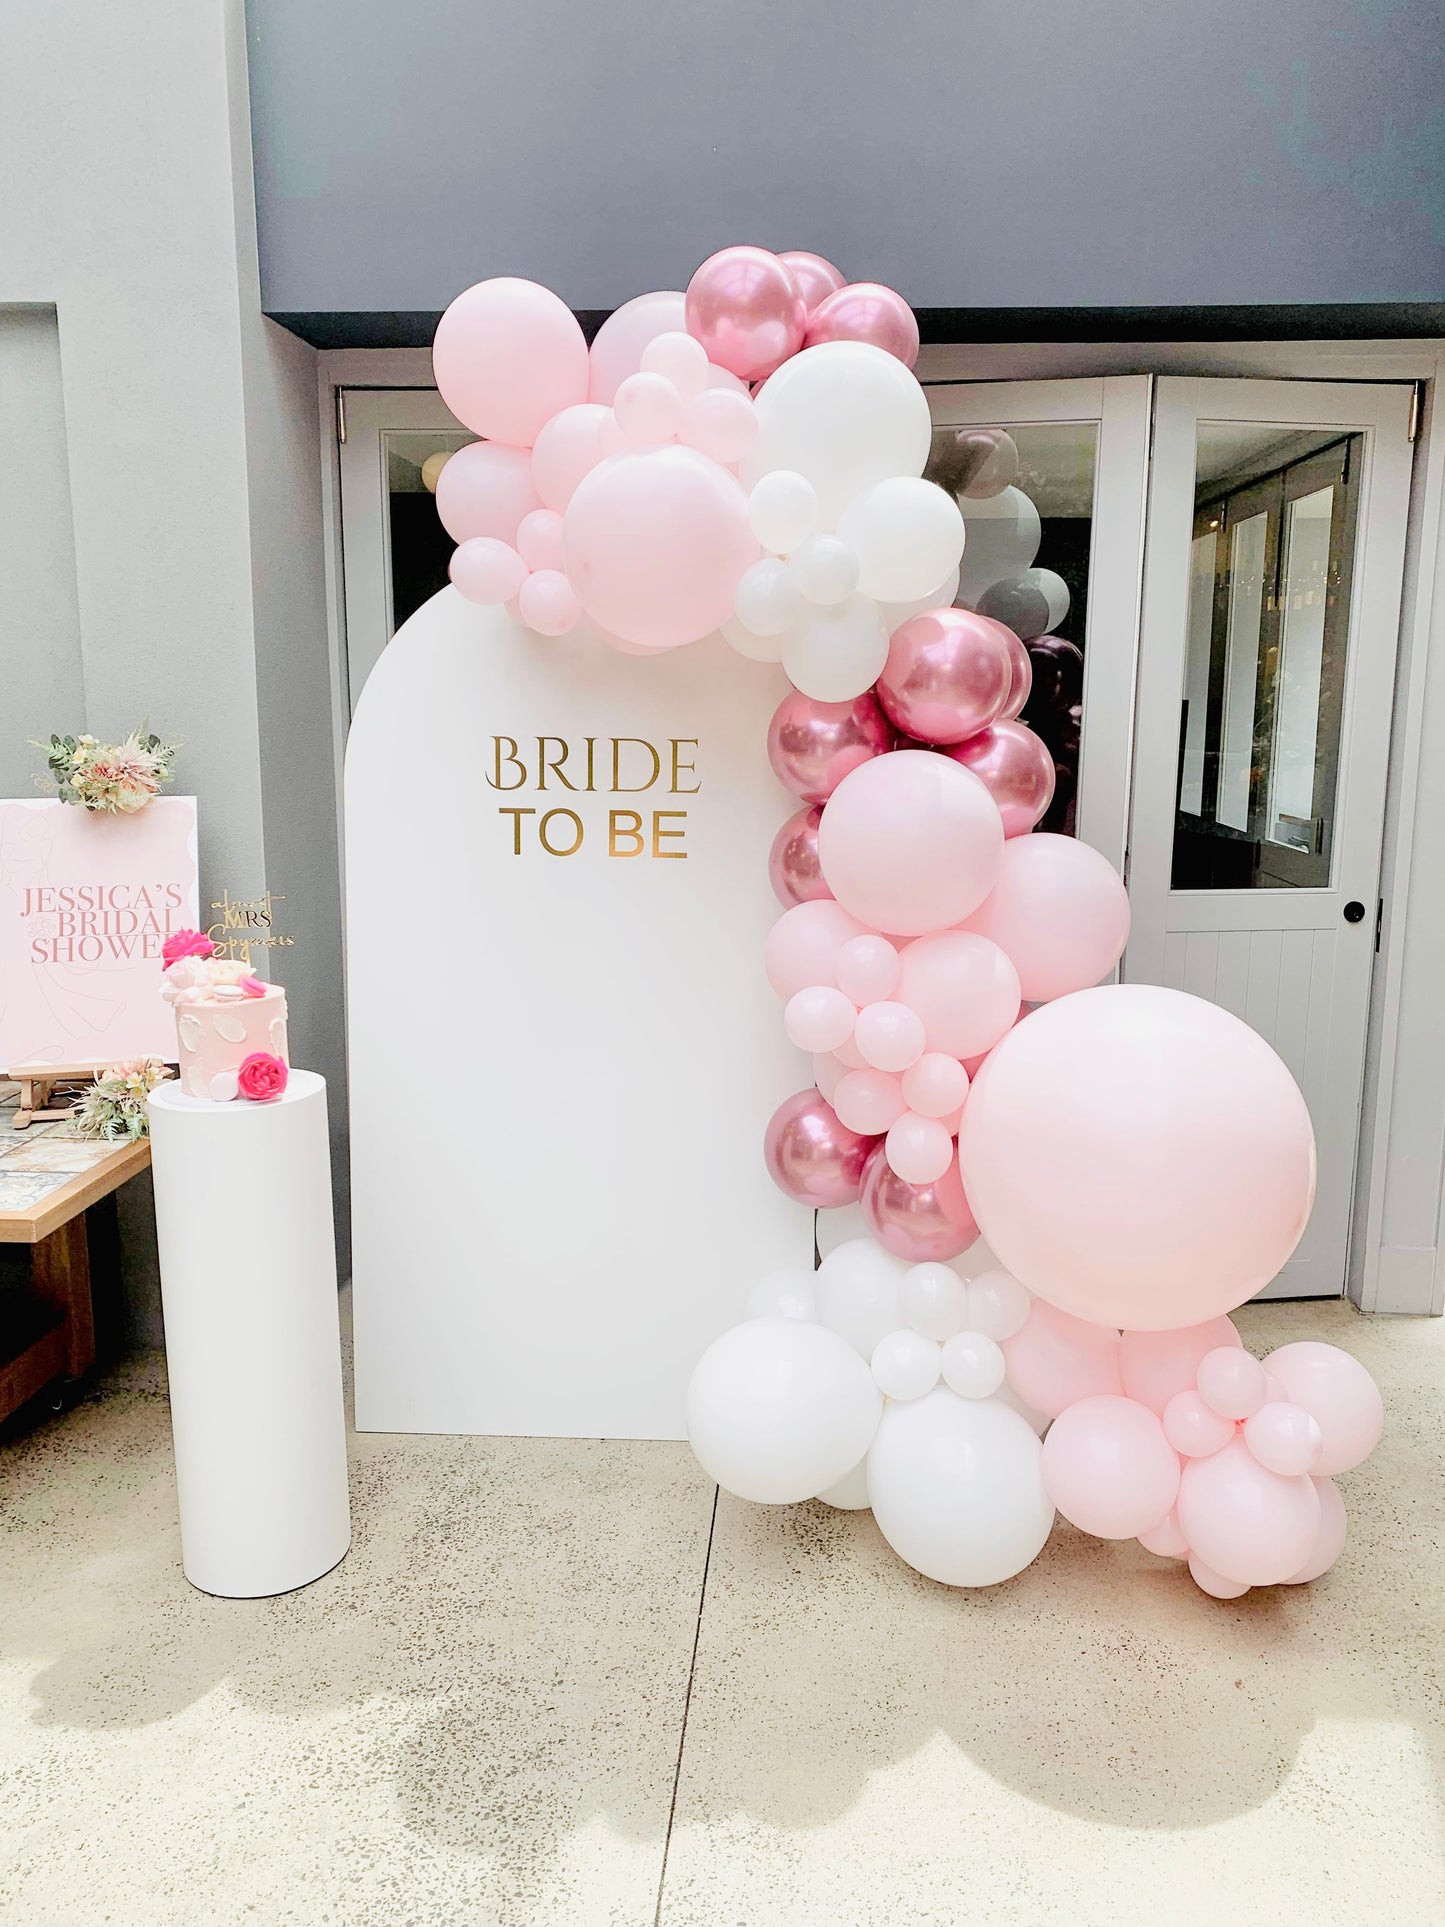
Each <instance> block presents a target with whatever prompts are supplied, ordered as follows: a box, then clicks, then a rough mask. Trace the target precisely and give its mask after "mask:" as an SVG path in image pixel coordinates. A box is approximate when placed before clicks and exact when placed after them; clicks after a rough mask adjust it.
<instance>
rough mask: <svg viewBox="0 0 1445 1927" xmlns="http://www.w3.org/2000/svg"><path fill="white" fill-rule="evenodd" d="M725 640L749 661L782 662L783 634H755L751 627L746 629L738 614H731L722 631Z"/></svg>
mask: <svg viewBox="0 0 1445 1927" xmlns="http://www.w3.org/2000/svg"><path fill="white" fill-rule="evenodd" d="M720 634H721V635H722V639H723V641H724V642H725V643H726V644H727V645H728V647H729V648H730V649H736V651H737V652H738V654H739V655H740V656H746V657H747V659H748V661H749V662H781V661H782V660H783V638H782V637H781V636H755V635H754V634H753V632H752V630H751V629H745V628H744V627H743V625H742V623H740V622H739V621H738V619H737V617H736V616H729V617H728V619H727V621H726V622H725V623H724V624H723V626H722V629H721V631H720Z"/></svg>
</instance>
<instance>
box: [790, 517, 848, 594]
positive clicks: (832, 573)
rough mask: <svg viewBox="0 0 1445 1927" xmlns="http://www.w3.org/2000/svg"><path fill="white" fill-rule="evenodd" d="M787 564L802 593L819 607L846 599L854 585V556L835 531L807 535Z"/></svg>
mask: <svg viewBox="0 0 1445 1927" xmlns="http://www.w3.org/2000/svg"><path fill="white" fill-rule="evenodd" d="M788 565H789V567H790V568H791V569H792V571H793V578H794V580H795V581H796V582H797V585H798V587H799V589H800V590H801V591H802V593H803V595H804V596H805V597H806V598H807V600H808V601H809V602H816V603H817V604H818V605H819V606H820V607H822V608H829V607H831V606H832V605H833V604H834V603H838V602H846V601H847V600H848V598H849V596H850V595H852V593H853V591H854V590H855V589H856V588H857V587H858V558H857V556H856V555H854V553H853V551H852V550H851V549H850V548H849V547H848V544H847V543H846V542H840V541H839V540H838V537H837V536H836V535H810V536H809V537H808V538H807V540H806V541H803V542H800V543H799V544H798V546H797V548H796V549H794V550H793V553H792V554H791V555H790V556H789V558H788Z"/></svg>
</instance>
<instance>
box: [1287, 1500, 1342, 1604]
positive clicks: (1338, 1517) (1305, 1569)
mask: <svg viewBox="0 0 1445 1927" xmlns="http://www.w3.org/2000/svg"><path fill="white" fill-rule="evenodd" d="M1310 1484H1311V1485H1312V1486H1313V1487H1314V1489H1315V1492H1316V1494H1317V1496H1318V1498H1319V1502H1320V1523H1319V1527H1318V1530H1317V1531H1316V1533H1315V1543H1314V1547H1313V1549H1312V1550H1311V1552H1310V1556H1309V1558H1308V1559H1307V1560H1306V1561H1305V1563H1304V1564H1303V1565H1302V1566H1301V1567H1300V1569H1299V1571H1298V1572H1292V1573H1291V1574H1290V1576H1289V1578H1288V1579H1287V1580H1286V1581H1285V1584H1286V1585H1289V1586H1303V1585H1307V1584H1308V1582H1309V1581H1310V1580H1311V1579H1319V1578H1321V1577H1322V1576H1323V1575H1324V1574H1325V1573H1327V1572H1328V1571H1329V1569H1330V1567H1331V1566H1332V1565H1333V1564H1334V1563H1335V1561H1336V1559H1338V1558H1339V1556H1340V1554H1341V1553H1342V1552H1343V1551H1344V1549H1345V1531H1346V1520H1345V1502H1344V1500H1343V1499H1342V1498H1341V1497H1340V1489H1339V1487H1338V1486H1337V1485H1336V1484H1335V1482H1334V1480H1333V1479H1329V1478H1325V1477H1323V1476H1321V1475H1320V1474H1318V1473H1317V1474H1315V1475H1314V1476H1313V1477H1312V1478H1311V1480H1310Z"/></svg>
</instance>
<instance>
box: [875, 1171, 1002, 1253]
mask: <svg viewBox="0 0 1445 1927" xmlns="http://www.w3.org/2000/svg"><path fill="white" fill-rule="evenodd" d="M862 1197H863V1216H864V1219H865V1220H866V1222H867V1225H868V1229H869V1230H870V1231H871V1232H872V1233H873V1236H874V1237H875V1238H876V1239H877V1240H878V1242H879V1244H881V1245H882V1246H883V1248H884V1250H885V1251H891V1252H892V1253H893V1255H894V1257H895V1258H902V1259H904V1260H905V1261H906V1262H907V1263H908V1264H910V1265H921V1264H925V1263H928V1262H930V1261H931V1260H934V1259H948V1258H956V1257H957V1256H958V1255H959V1253H960V1252H961V1251H967V1250H968V1248H969V1246H970V1245H971V1244H972V1243H973V1242H974V1240H975V1239H976V1238H977V1237H978V1226H977V1225H976V1224H975V1223H974V1219H973V1213H972V1212H971V1211H970V1210H969V1208H968V1200H967V1198H965V1197H964V1195H963V1179H962V1178H961V1177H960V1176H959V1175H958V1160H957V1159H956V1158H955V1159H954V1160H953V1162H952V1163H950V1165H949V1167H948V1169H947V1170H946V1171H945V1172H944V1174H943V1176H942V1177H941V1178H936V1179H935V1180H934V1182H933V1183H932V1184H909V1183H908V1181H907V1179H906V1178H900V1177H899V1176H898V1174H897V1172H895V1171H894V1170H893V1169H892V1168H891V1167H890V1165H889V1163H888V1158H887V1155H886V1152H885V1149H884V1146H883V1145H881V1144H880V1145H878V1146H877V1148H876V1149H875V1150H873V1151H871V1152H870V1153H869V1155H868V1162H867V1166H866V1168H865V1169H864V1172H863V1193H862Z"/></svg>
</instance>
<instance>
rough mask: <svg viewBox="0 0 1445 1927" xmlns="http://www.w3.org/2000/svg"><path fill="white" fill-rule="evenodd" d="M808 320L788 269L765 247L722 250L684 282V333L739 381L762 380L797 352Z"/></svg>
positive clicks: (804, 305) (801, 297)
mask: <svg viewBox="0 0 1445 1927" xmlns="http://www.w3.org/2000/svg"><path fill="white" fill-rule="evenodd" d="M807 319H808V310H807V304H806V302H805V301H804V299H803V291H802V289H801V288H800V287H799V285H798V282H797V279H796V277H795V276H794V274H793V271H792V269H791V268H789V267H788V266H787V265H786V264H785V263H784V262H782V261H780V260H779V259H778V257H777V255H776V254H769V253H768V251H767V249H766V248H744V247H739V248H723V249H721V250H720V252H719V253H717V254H712V255H709V256H708V258H707V260H706V261H704V262H703V264H702V266H701V267H700V268H699V269H698V271H697V273H696V274H695V275H694V276H693V277H692V279H691V281H689V282H688V284H687V332H688V333H689V334H690V335H692V336H693V338H694V339H695V340H697V341H700V342H701V343H702V345H703V347H704V348H706V350H707V358H708V360H709V361H714V362H716V363H717V365H718V366H719V367H720V368H726V369H728V370H729V371H730V372H731V373H732V374H734V375H737V376H739V377H740V378H741V379H742V380H743V381H763V380H765V379H766V377H767V376H769V375H770V374H772V372H773V370H774V369H775V368H780V367H781V366H782V364H783V363H784V362H785V361H786V360H787V359H788V357H789V356H790V355H795V354H797V352H798V350H799V349H800V348H801V347H802V345H803V330H804V327H805V325H806V323H807Z"/></svg>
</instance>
